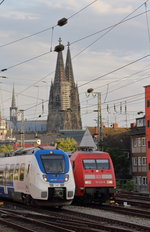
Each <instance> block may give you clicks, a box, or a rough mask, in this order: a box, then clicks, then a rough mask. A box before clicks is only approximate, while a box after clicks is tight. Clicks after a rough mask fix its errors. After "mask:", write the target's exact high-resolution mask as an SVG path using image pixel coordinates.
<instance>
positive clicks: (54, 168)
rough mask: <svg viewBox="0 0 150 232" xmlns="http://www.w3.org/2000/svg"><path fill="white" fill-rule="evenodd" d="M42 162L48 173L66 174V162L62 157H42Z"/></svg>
mask: <svg viewBox="0 0 150 232" xmlns="http://www.w3.org/2000/svg"><path fill="white" fill-rule="evenodd" d="M41 160H42V163H43V167H44V169H45V172H46V173H64V172H65V161H64V158H63V156H62V155H57V156H56V155H42V156H41Z"/></svg>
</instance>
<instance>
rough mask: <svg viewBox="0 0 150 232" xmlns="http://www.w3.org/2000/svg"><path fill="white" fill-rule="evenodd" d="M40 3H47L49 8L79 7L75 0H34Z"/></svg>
mask: <svg viewBox="0 0 150 232" xmlns="http://www.w3.org/2000/svg"><path fill="white" fill-rule="evenodd" d="M36 1H38V2H40V3H42V4H45V5H47V6H48V7H51V8H59V9H60V8H62V9H68V10H70V9H78V8H79V7H80V4H79V3H78V2H77V1H76V0H66V1H65V2H64V1H60V0H53V1H49V0H36Z"/></svg>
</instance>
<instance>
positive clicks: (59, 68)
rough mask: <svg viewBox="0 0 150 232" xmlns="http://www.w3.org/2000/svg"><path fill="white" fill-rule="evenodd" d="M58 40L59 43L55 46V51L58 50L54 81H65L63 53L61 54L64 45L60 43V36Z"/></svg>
mask: <svg viewBox="0 0 150 232" xmlns="http://www.w3.org/2000/svg"><path fill="white" fill-rule="evenodd" d="M58 41H59V45H57V46H56V47H55V51H56V52H58V56H57V63H56V71H55V79H54V82H60V81H66V74H65V69H64V61H63V54H62V51H63V50H64V46H63V44H61V42H62V40H61V38H59V40H58Z"/></svg>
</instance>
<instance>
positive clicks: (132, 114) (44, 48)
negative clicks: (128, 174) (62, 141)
mask: <svg viewBox="0 0 150 232" xmlns="http://www.w3.org/2000/svg"><path fill="white" fill-rule="evenodd" d="M63 17H65V18H67V19H68V22H67V24H66V25H64V26H62V27H60V26H58V25H57V22H58V20H59V19H61V18H63ZM60 37H61V39H62V44H64V46H65V49H64V52H63V57H64V63H65V59H66V51H67V43H68V42H70V51H71V56H72V65H73V71H74V79H75V82H76V83H77V84H78V88H79V98H80V106H81V118H82V125H83V128H84V127H86V126H96V125H97V112H96V110H97V107H98V106H97V102H98V93H100V95H101V115H102V121H103V122H104V124H105V125H106V126H111V125H112V124H113V123H118V125H119V126H120V127H126V126H127V127H129V126H130V124H131V123H134V122H135V119H136V118H137V117H142V116H143V115H144V112H145V100H144V97H145V96H144V92H145V88H144V86H146V85H150V67H149V64H150V0H148V1H143V0H122V1H120V0H107V1H104V0H95V1H94V0H64V1H62V0H21V1H19V0H4V1H1V0H0V110H1V115H2V117H3V118H5V119H8V120H9V107H10V106H11V99H12V89H13V86H14V88H15V93H16V105H17V107H18V110H24V115H25V119H27V120H39V119H43V120H45V119H47V111H48V99H49V90H50V85H51V81H53V79H54V74H55V68H56V59H57V53H56V52H55V51H54V48H55V46H56V45H58V40H59V38H60ZM4 70H5V71H4ZM2 77H6V78H2ZM89 88H92V89H93V94H87V89H89ZM138 112H143V113H141V114H138ZM39 115H40V116H41V117H40V118H39ZM19 117H20V115H18V119H19Z"/></svg>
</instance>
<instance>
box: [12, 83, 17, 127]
mask: <svg viewBox="0 0 150 232" xmlns="http://www.w3.org/2000/svg"><path fill="white" fill-rule="evenodd" d="M17 111H18V110H17V107H16V99H15V88H14V85H13V91H12V102H11V107H10V121H11V122H12V123H13V124H14V130H16V129H17Z"/></svg>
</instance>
